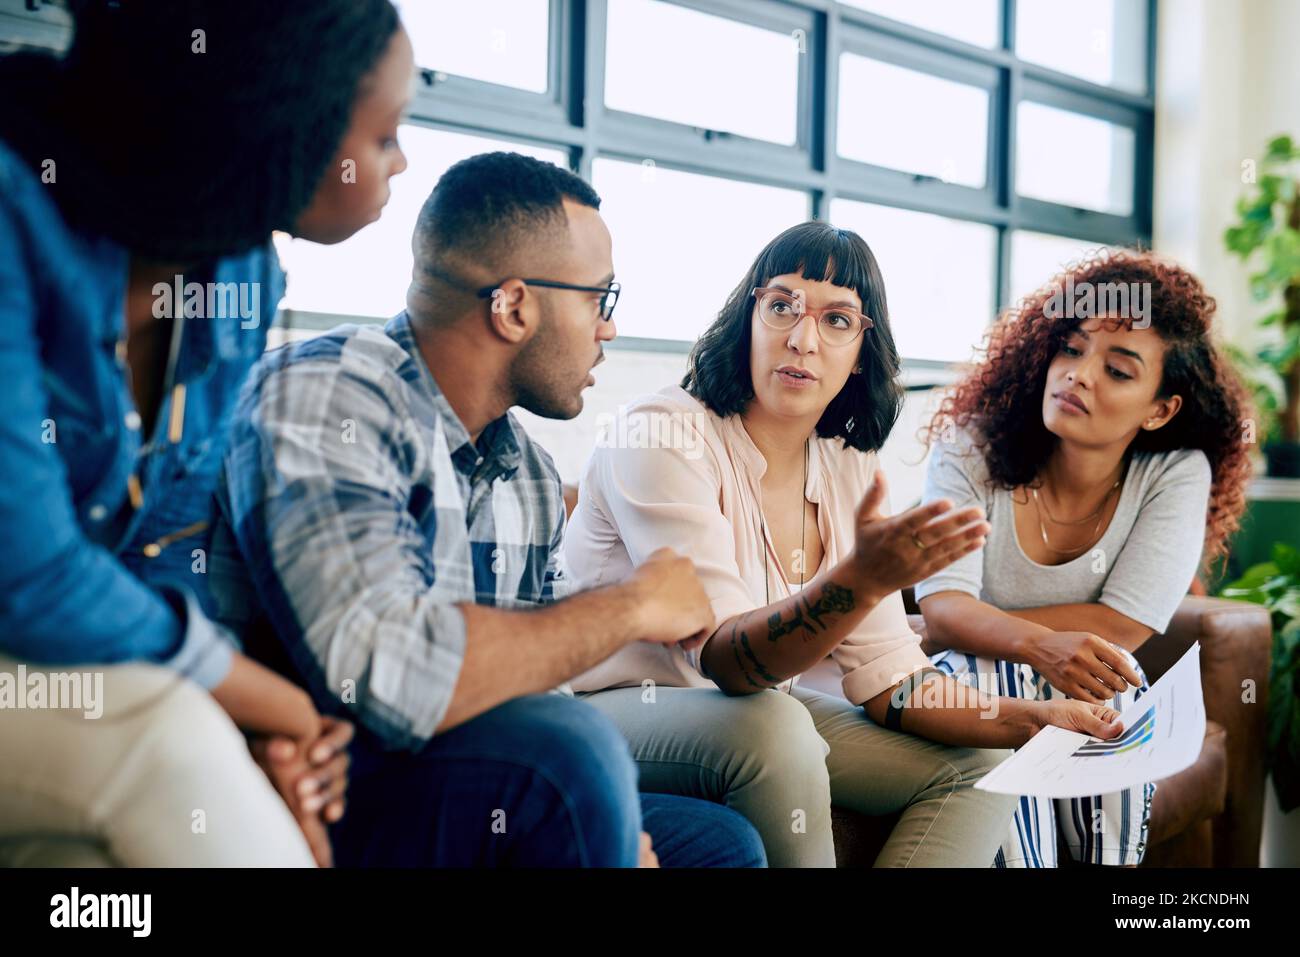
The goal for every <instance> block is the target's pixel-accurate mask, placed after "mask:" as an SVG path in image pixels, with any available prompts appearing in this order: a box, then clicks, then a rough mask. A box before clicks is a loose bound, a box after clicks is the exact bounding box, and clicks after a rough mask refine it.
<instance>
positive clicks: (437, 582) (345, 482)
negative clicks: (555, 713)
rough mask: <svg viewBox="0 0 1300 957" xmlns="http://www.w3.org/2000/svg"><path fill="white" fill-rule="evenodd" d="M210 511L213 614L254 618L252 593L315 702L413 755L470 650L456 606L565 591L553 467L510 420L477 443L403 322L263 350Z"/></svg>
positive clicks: (506, 602)
mask: <svg viewBox="0 0 1300 957" xmlns="http://www.w3.org/2000/svg"><path fill="white" fill-rule="evenodd" d="M218 497H219V500H220V503H221V506H222V512H223V514H224V517H225V521H224V522H223V523H222V526H221V528H220V529H219V532H220V533H222V534H220V535H219V536H218V537H219V538H223V540H224V544H225V548H224V552H225V555H224V556H223V555H222V554H221V552H222V551H223V549H218V554H217V555H215V556H214V564H215V566H216V567H214V568H213V569H212V571H213V575H212V587H213V591H214V593H215V594H216V597H217V599H218V604H219V606H221V608H222V612H223V618H225V619H226V620H231V619H234V620H239V619H240V618H241V617H243V618H247V614H246V612H247V607H248V606H247V602H246V601H245V600H243V599H241V598H240V593H241V592H242V593H243V594H244V595H245V596H247V595H248V591H247V588H248V582H249V581H250V580H251V587H252V589H253V590H254V591H255V592H256V595H257V598H258V600H259V603H260V605H261V607H262V610H264V611H265V613H266V614H267V615H268V616H269V618H270V620H271V624H272V625H273V626H274V628H275V631H276V633H277V635H278V636H279V638H280V640H281V641H282V642H283V643H284V645H285V647H286V649H287V651H288V652H289V656H290V658H291V659H292V661H293V663H294V665H295V667H296V668H297V670H298V672H299V675H300V676H301V678H302V679H303V680H304V682H305V684H306V685H307V687H308V689H309V690H310V691H311V693H312V696H313V698H315V699H316V702H317V705H318V706H319V707H321V708H322V709H324V710H328V711H330V712H333V713H338V712H339V706H340V704H342V705H344V706H346V707H347V708H348V709H349V710H351V711H352V712H353V713H354V714H355V716H356V717H357V718H358V719H359V720H360V721H361V722H362V723H363V724H364V725H365V726H366V727H368V728H370V729H371V730H372V731H374V732H375V733H377V734H379V735H380V736H381V737H383V738H384V739H385V740H386V741H388V742H389V743H390V744H391V745H392V746H394V747H407V748H415V747H418V746H419V745H420V744H422V743H423V742H425V741H427V740H428V739H429V738H431V737H432V736H433V733H434V729H435V728H436V727H437V726H438V724H439V723H440V722H441V721H442V718H443V716H444V714H445V713H446V710H447V706H448V704H449V703H450V701H451V696H452V690H453V688H454V686H455V684H456V679H457V676H458V674H459V672H460V666H461V661H462V659H463V657H464V651H465V620H464V616H463V615H462V614H461V612H460V610H459V609H458V608H457V607H456V606H457V604H459V603H470V602H474V603H477V604H480V605H493V606H497V607H522V606H530V605H540V604H545V603H547V602H550V601H553V600H555V599H557V598H559V597H562V594H563V591H564V590H566V589H567V579H566V578H565V577H564V574H563V571H562V568H561V565H560V561H561V557H560V556H561V550H560V544H561V537H562V535H563V530H564V517H565V513H564V500H563V496H562V493H561V486H560V479H559V474H558V473H557V471H556V469H555V465H554V463H553V462H552V460H551V457H550V456H549V455H548V454H547V453H546V452H545V451H544V450H543V449H542V448H541V447H540V446H538V445H536V444H535V443H534V442H532V441H531V440H530V439H529V438H528V436H527V435H526V434H525V432H524V430H523V428H522V427H521V426H520V425H519V423H518V421H516V419H515V418H514V416H512V415H510V414H509V413H507V414H506V415H504V416H502V417H501V418H499V419H497V420H496V421H494V422H492V423H491V424H490V425H488V427H487V428H486V429H485V430H484V431H483V433H482V435H480V437H479V440H478V443H477V447H476V445H475V444H474V443H472V442H471V441H470V438H469V434H468V433H467V432H466V431H465V427H464V426H463V425H462V424H461V422H460V420H459V419H458V418H457V417H456V414H455V412H453V411H452V408H451V405H450V404H449V403H448V402H447V400H446V398H445V397H444V396H443V394H442V392H441V391H440V390H439V388H438V384H437V382H436V381H435V380H434V378H433V375H432V374H431V373H430V372H429V369H428V366H426V365H425V363H424V360H423V358H422V357H421V356H420V352H419V350H418V348H417V346H416V343H415V338H414V335H413V333H412V331H411V326H410V319H409V317H408V316H407V314H406V313H405V312H403V313H401V314H399V315H398V316H397V317H395V318H394V319H392V320H391V321H390V322H388V324H387V325H386V326H384V327H383V328H382V329H381V328H379V327H377V326H355V325H349V326H341V327H339V328H337V329H335V330H333V331H331V332H328V333H326V334H324V335H322V336H320V337H317V338H315V339H311V340H308V341H305V342H300V343H296V344H293V345H290V346H286V347H284V348H282V349H278V350H276V351H275V352H272V353H269V354H268V355H267V356H266V357H265V358H264V359H263V360H262V362H261V363H260V364H259V365H258V366H257V367H256V369H255V370H254V372H253V374H252V376H251V378H250V381H249V383H248V385H247V387H246V388H245V390H244V393H243V395H242V396H241V399H240V404H239V408H238V410H237V412H236V416H235V423H234V428H233V432H232V435H231V438H230V451H229V453H228V455H227V458H226V463H225V469H224V475H223V481H222V487H221V490H220V492H219V495H218ZM231 545H234V546H237V551H238V553H239V555H240V556H241V557H242V565H243V567H242V569H239V570H238V572H237V573H234V572H235V568H234V565H232V563H231V562H229V561H226V560H225V558H226V557H227V556H230V555H232V549H231V548H230V546H231ZM241 578H242V581H243V584H242V585H241V584H239V580H240V579H241ZM241 601H242V602H243V603H244V606H245V607H244V608H243V609H242V611H243V612H245V614H242V615H241V614H240V611H241V610H240V609H239V608H238V606H239V605H240V604H241ZM232 609H233V610H232Z"/></svg>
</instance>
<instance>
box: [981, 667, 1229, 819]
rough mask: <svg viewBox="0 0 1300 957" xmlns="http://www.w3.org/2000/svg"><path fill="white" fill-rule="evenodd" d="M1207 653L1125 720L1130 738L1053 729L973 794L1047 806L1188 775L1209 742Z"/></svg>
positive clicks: (1164, 679) (1178, 670) (1172, 674)
mask: <svg viewBox="0 0 1300 957" xmlns="http://www.w3.org/2000/svg"><path fill="white" fill-rule="evenodd" d="M1200 656H1201V648H1200V645H1199V644H1194V645H1192V647H1191V648H1189V649H1188V650H1187V652H1186V653H1185V654H1184V655H1183V657H1182V658H1180V659H1179V660H1178V663H1177V664H1175V665H1174V666H1173V667H1172V668H1170V669H1169V670H1168V671H1167V672H1165V673H1164V674H1163V675H1162V676H1161V677H1160V680H1159V681H1157V682H1156V683H1155V684H1154V685H1152V686H1151V689H1150V690H1149V691H1147V693H1146V694H1144V695H1143V696H1142V697H1141V698H1139V699H1138V700H1137V701H1135V702H1133V704H1132V705H1131V706H1130V707H1129V708H1128V709H1127V710H1126V711H1125V712H1124V714H1122V715H1121V716H1120V720H1121V721H1122V723H1123V725H1124V731H1123V732H1122V733H1121V734H1120V735H1119V736H1118V737H1115V738H1112V739H1110V740H1108V741H1103V740H1101V739H1099V738H1094V737H1091V736H1089V735H1086V734H1081V733H1079V732H1077V731H1067V730H1065V729H1064V728H1057V727H1049V728H1044V729H1043V730H1042V731H1039V732H1038V733H1037V734H1036V735H1034V736H1033V737H1032V738H1030V739H1029V743H1028V744H1026V745H1025V746H1024V747H1022V748H1021V749H1020V750H1019V751H1017V752H1016V753H1015V754H1013V755H1012V756H1011V757H1009V758H1008V759H1007V760H1005V761H1003V762H1002V763H1001V764H999V765H998V766H997V767H996V768H994V769H993V770H992V771H990V772H989V773H988V774H986V775H985V776H984V778H983V779H982V780H980V781H979V782H977V783H976V785H975V787H977V788H979V789H981V790H984V791H994V792H997V793H999V794H1027V795H1033V796H1035V797H1046V798H1071V797H1086V796H1088V795H1093V794H1108V793H1110V792H1112V791H1121V790H1123V789H1125V788H1130V787H1136V786H1138V785H1141V784H1144V783H1146V782H1147V781H1158V780H1160V779H1161V778H1167V777H1169V776H1170V775H1171V774H1177V773H1178V772H1179V771H1181V770H1183V768H1186V767H1188V766H1189V765H1191V764H1192V762H1194V761H1195V760H1196V757H1197V755H1199V754H1200V753H1201V743H1202V741H1203V739H1204V738H1205V703H1204V700H1203V698H1202V696H1201V664H1200Z"/></svg>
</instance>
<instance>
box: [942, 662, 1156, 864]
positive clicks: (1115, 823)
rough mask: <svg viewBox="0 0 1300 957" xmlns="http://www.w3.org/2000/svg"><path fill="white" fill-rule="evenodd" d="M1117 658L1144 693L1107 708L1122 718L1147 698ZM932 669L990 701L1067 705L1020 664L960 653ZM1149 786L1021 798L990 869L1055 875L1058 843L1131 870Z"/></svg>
mask: <svg viewBox="0 0 1300 957" xmlns="http://www.w3.org/2000/svg"><path fill="white" fill-rule="evenodd" d="M1118 650H1120V651H1121V652H1122V653H1123V654H1124V655H1125V656H1126V657H1127V658H1128V661H1129V664H1131V665H1132V666H1133V668H1134V670H1135V671H1137V673H1138V675H1139V676H1140V677H1141V678H1142V686H1141V687H1139V688H1132V687H1130V688H1128V689H1127V690H1125V691H1123V692H1121V693H1120V694H1117V695H1115V697H1114V698H1112V699H1111V701H1110V702H1109V704H1110V706H1111V707H1112V708H1114V709H1115V710H1116V711H1119V712H1121V713H1123V711H1124V709H1125V708H1127V707H1128V706H1129V705H1130V704H1132V703H1133V702H1134V701H1137V700H1138V699H1139V698H1141V697H1142V695H1144V694H1146V692H1147V691H1148V690H1149V686H1148V684H1147V680H1146V675H1145V674H1144V673H1143V671H1142V668H1141V667H1140V666H1139V665H1138V663H1137V660H1136V659H1135V658H1133V656H1132V655H1130V654H1129V653H1128V652H1126V651H1124V650H1123V649H1118ZM931 661H932V662H933V664H934V666H935V667H936V668H938V669H939V670H940V671H942V672H944V673H945V674H949V675H952V676H953V678H954V679H955V680H957V681H959V682H961V683H962V684H966V685H969V686H972V687H977V688H979V689H980V690H982V691H984V692H986V693H988V694H997V695H1002V696H1004V697H1008V698H1024V699H1031V700H1040V701H1043V700H1050V699H1052V698H1064V697H1067V696H1066V695H1065V694H1063V693H1062V692H1061V691H1058V690H1057V689H1056V688H1053V687H1052V686H1051V685H1050V684H1048V682H1047V679H1046V678H1044V677H1043V676H1042V675H1040V674H1039V673H1038V672H1037V671H1035V670H1034V669H1033V668H1031V667H1030V666H1029V665H1026V664H1019V663H1015V662H1010V661H998V660H994V659H992V658H983V657H980V656H978V655H970V654H966V653H965V652H961V651H944V652H940V653H939V654H937V655H935V656H934V657H933V658H932V659H931ZM1155 791H1156V786H1155V784H1153V783H1148V784H1144V785H1142V786H1141V787H1134V788H1129V789H1127V790H1124V791H1116V792H1115V793H1113V794H1097V795H1093V796H1090V797H1079V798H1038V797H1030V796H1028V795H1022V796H1021V797H1020V798H1019V800H1018V801H1017V803H1016V812H1015V814H1014V815H1013V817H1012V819H1011V827H1010V830H1009V832H1008V834H1007V837H1006V839H1005V840H1004V841H1003V842H1002V846H1001V847H999V848H998V851H997V854H996V855H994V859H993V866H994V867H1056V866H1058V859H1057V848H1058V842H1057V835H1058V834H1059V835H1060V838H1061V841H1062V842H1063V843H1064V844H1065V846H1066V847H1067V848H1069V851H1070V856H1071V857H1072V858H1074V860H1076V861H1079V862H1082V863H1088V864H1110V865H1126V864H1127V865H1135V864H1138V863H1140V862H1141V860H1142V855H1143V854H1144V853H1145V851H1146V837H1147V827H1148V822H1149V821H1150V818H1151V798H1152V796H1153V795H1154V794H1155Z"/></svg>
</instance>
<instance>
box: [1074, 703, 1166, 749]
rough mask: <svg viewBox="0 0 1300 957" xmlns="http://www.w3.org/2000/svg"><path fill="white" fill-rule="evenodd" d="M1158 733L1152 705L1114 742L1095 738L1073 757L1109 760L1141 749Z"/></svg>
mask: <svg viewBox="0 0 1300 957" xmlns="http://www.w3.org/2000/svg"><path fill="white" fill-rule="evenodd" d="M1155 732H1156V709H1155V706H1154V705H1152V706H1151V707H1150V708H1147V710H1146V712H1145V713H1143V715H1142V717H1140V718H1138V719H1137V723H1136V724H1134V725H1133V726H1132V727H1131V728H1129V729H1127V730H1126V731H1125V732H1124V733H1123V734H1121V735H1120V736H1119V737H1118V738H1116V739H1115V740H1113V741H1101V740H1099V739H1098V738H1093V739H1092V740H1091V741H1089V742H1088V743H1087V744H1085V745H1084V746H1083V747H1081V748H1080V749H1079V750H1078V751H1075V752H1074V754H1072V755H1071V757H1074V758H1108V757H1111V756H1112V755H1116V754H1124V753H1126V752H1128V751H1132V750H1133V749H1134V748H1140V747H1142V745H1144V744H1146V743H1147V742H1148V741H1150V740H1151V739H1152V738H1154V737H1155Z"/></svg>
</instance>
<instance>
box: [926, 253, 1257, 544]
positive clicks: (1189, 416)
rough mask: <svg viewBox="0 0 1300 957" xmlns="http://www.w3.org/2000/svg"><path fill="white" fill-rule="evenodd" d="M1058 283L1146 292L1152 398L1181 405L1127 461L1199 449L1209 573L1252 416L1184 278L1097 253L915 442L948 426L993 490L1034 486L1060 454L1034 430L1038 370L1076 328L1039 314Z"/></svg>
mask: <svg viewBox="0 0 1300 957" xmlns="http://www.w3.org/2000/svg"><path fill="white" fill-rule="evenodd" d="M1067 276H1072V277H1073V280H1074V285H1075V287H1078V286H1079V285H1080V284H1081V283H1085V282H1087V283H1094V284H1097V285H1100V284H1101V283H1132V282H1139V283H1149V284H1150V288H1151V300H1150V313H1149V315H1150V317H1151V325H1152V328H1154V329H1155V330H1156V332H1157V333H1158V334H1159V335H1160V338H1161V339H1162V340H1163V341H1164V342H1165V344H1166V349H1165V361H1164V370H1163V374H1162V377H1161V382H1160V388H1159V392H1158V395H1160V396H1162V397H1163V396H1169V395H1174V394H1177V395H1180V396H1182V399H1183V405H1182V408H1181V409H1180V410H1179V412H1178V414H1177V415H1175V416H1174V417H1173V419H1171V420H1170V421H1169V422H1168V423H1167V424H1166V425H1165V426H1164V427H1163V428H1160V429H1156V430H1154V431H1151V432H1145V431H1140V432H1139V433H1138V434H1137V436H1136V438H1134V439H1133V442H1132V444H1131V445H1130V446H1129V451H1130V452H1165V451H1170V450H1174V449H1200V450H1201V451H1202V452H1204V453H1205V455H1206V457H1207V458H1208V459H1209V460H1210V469H1211V473H1212V476H1213V480H1212V485H1211V488H1210V502H1209V508H1208V511H1207V513H1206V530H1205V551H1204V552H1203V558H1204V563H1205V567H1208V566H1209V565H1210V564H1211V563H1212V562H1213V561H1214V560H1215V559H1217V558H1219V557H1220V556H1222V555H1224V554H1225V553H1226V552H1227V543H1228V539H1229V538H1230V537H1231V535H1232V533H1233V532H1234V531H1236V530H1237V528H1238V526H1239V525H1240V521H1241V513H1242V511H1243V510H1244V509H1245V506H1246V484H1247V482H1248V481H1249V479H1250V473H1251V465H1250V458H1249V454H1248V451H1247V443H1246V442H1245V441H1244V437H1243V429H1244V428H1245V427H1246V423H1247V422H1248V421H1249V420H1250V418H1251V416H1252V412H1253V410H1252V408H1251V405H1250V401H1249V399H1248V398H1247V396H1246V391H1245V389H1244V388H1243V387H1242V385H1241V381H1240V380H1239V379H1238V378H1237V375H1236V373H1235V372H1234V371H1233V369H1232V367H1231V365H1230V364H1229V363H1228V360H1227V359H1226V358H1225V357H1224V355H1223V353H1222V352H1221V351H1220V349H1219V348H1218V346H1217V344H1216V343H1215V341H1214V337H1213V333H1212V318H1213V315H1214V310H1215V301H1214V298H1213V297H1212V296H1210V295H1209V294H1208V293H1207V292H1206V291H1205V287H1204V286H1202V285H1201V282H1200V280H1199V279H1197V278H1196V277H1195V276H1193V275H1192V274H1191V273H1189V272H1187V271H1186V270H1185V269H1182V268H1181V267H1179V266H1177V265H1174V264H1172V263H1169V262H1166V261H1162V260H1161V259H1159V258H1157V257H1156V256H1155V255H1153V254H1152V253H1150V252H1140V251H1135V250H1127V249H1126V250H1110V251H1106V250H1103V251H1100V252H1098V253H1097V254H1095V255H1093V256H1091V257H1089V258H1087V259H1084V260H1082V261H1080V262H1078V263H1075V264H1073V265H1071V266H1070V268H1069V269H1067V271H1066V272H1064V273H1062V274H1061V275H1059V276H1057V277H1055V278H1054V279H1053V280H1052V281H1051V282H1049V283H1047V284H1046V285H1044V286H1043V287H1041V288H1040V289H1038V290H1037V291H1036V292H1034V293H1033V294H1031V295H1030V296H1028V297H1027V298H1025V299H1023V300H1021V301H1020V303H1019V304H1018V305H1017V306H1016V307H1015V308H1013V309H1011V310H1009V311H1007V312H1006V313H1004V314H1003V315H1002V316H1001V317H1000V318H999V319H998V321H997V322H996V323H995V324H994V325H993V327H992V328H991V329H990V330H989V332H988V335H987V337H986V340H985V344H984V347H983V349H982V350H981V359H980V360H979V362H978V363H977V364H976V366H975V368H974V369H972V370H971V372H970V373H969V374H968V375H967V376H966V377H965V378H964V379H962V381H961V382H959V383H958V384H957V386H956V387H955V388H954V389H953V390H951V391H950V392H949V393H948V394H947V395H946V396H945V397H944V399H943V401H942V402H941V404H940V406H939V410H938V412H937V413H936V414H935V417H934V418H933V419H932V420H931V422H930V424H929V425H928V426H926V427H923V428H922V434H923V437H924V438H925V441H926V442H927V444H928V443H930V442H932V441H933V440H934V438H935V437H936V436H937V435H938V434H940V433H941V432H942V431H943V430H944V428H945V427H946V426H947V424H948V423H949V422H952V423H954V424H956V425H957V426H958V427H961V428H964V429H966V430H968V431H969V432H970V433H971V435H972V436H973V438H974V442H975V445H976V446H977V447H978V448H979V449H980V451H981V452H982V453H983V455H984V458H985V461H986V463H987V465H988V470H989V476H990V479H991V480H992V481H993V482H994V483H996V484H997V485H999V486H1001V487H1003V488H1007V489H1014V488H1018V487H1020V486H1025V485H1030V484H1032V483H1034V482H1036V481H1037V480H1038V476H1039V472H1040V470H1041V469H1042V468H1043V466H1044V465H1045V464H1046V463H1047V460H1048V457H1049V456H1050V455H1051V453H1052V451H1053V449H1054V448H1055V446H1056V442H1057V437H1056V436H1055V435H1053V434H1052V433H1051V432H1049V431H1048V430H1047V427H1046V426H1045V425H1044V424H1043V413H1042V402H1043V389H1044V388H1046V383H1047V367H1048V365H1049V364H1050V363H1051V361H1052V359H1053V358H1055V357H1056V355H1057V353H1058V352H1060V350H1061V347H1062V345H1063V344H1064V343H1065V341H1066V339H1067V338H1068V337H1069V336H1070V334H1071V333H1072V332H1073V331H1074V330H1075V329H1076V328H1077V327H1078V325H1079V320H1078V319H1077V318H1068V317H1066V316H1060V317H1059V318H1055V319H1052V318H1048V316H1047V314H1046V313H1047V312H1048V311H1052V312H1055V313H1057V314H1059V313H1061V312H1062V310H1047V308H1046V306H1047V303H1048V300H1049V299H1051V298H1052V295H1053V292H1054V291H1058V292H1059V290H1060V289H1061V288H1062V286H1063V285H1064V283H1065V281H1066V277H1067ZM1129 288H1131V287H1129ZM1116 322H1117V323H1118V322H1120V320H1116ZM1124 324H1125V325H1131V320H1128V321H1126V322H1124Z"/></svg>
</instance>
